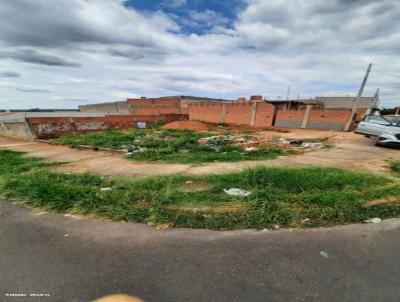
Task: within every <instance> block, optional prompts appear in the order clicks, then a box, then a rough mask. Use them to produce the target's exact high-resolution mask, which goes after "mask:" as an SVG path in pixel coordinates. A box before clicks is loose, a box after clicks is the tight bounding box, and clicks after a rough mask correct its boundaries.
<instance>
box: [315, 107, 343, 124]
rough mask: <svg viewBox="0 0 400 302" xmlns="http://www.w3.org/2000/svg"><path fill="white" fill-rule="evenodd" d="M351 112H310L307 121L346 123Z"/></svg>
mask: <svg viewBox="0 0 400 302" xmlns="http://www.w3.org/2000/svg"><path fill="white" fill-rule="evenodd" d="M350 115H351V110H312V111H311V112H310V117H309V121H318V122H334V123H346V122H347V121H348V120H349V118H350Z"/></svg>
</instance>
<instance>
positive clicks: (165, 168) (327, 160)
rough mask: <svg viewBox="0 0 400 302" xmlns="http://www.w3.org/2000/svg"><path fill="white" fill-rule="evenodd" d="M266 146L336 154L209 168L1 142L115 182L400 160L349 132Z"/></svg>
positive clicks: (378, 168) (294, 134)
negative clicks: (297, 145) (319, 143)
mask: <svg viewBox="0 0 400 302" xmlns="http://www.w3.org/2000/svg"><path fill="white" fill-rule="evenodd" d="M256 135H257V136H258V139H259V140H261V141H267V140H271V138H277V137H278V138H279V137H283V138H285V139H312V138H316V139H317V138H323V137H328V139H329V141H332V143H333V144H335V148H332V149H323V150H318V151H313V152H306V153H304V154H299V155H291V156H284V157H279V158H277V159H275V160H253V161H241V162H233V163H231V162H220V163H209V164H205V165H195V166H192V165H187V164H161V163H145V162H133V161H127V160H125V159H123V158H122V156H121V155H117V154H115V155H111V154H109V153H106V152H102V151H97V152H96V151H92V150H76V149H71V148H69V147H66V146H55V145H49V144H46V143H40V142H33V141H24V140H19V139H11V138H6V137H1V136H0V149H10V150H14V151H21V152H26V153H27V155H29V156H36V157H40V158H45V159H47V160H50V161H53V162H54V161H58V162H69V163H68V164H66V165H63V166H57V170H58V171H62V172H80V173H83V172H92V173H98V174H102V175H111V176H145V175H156V174H173V173H188V174H204V173H206V174H207V173H229V172H237V171H240V170H243V169H245V168H249V167H255V166H280V167H282V166H283V167H288V166H292V167H293V166H294V167H299V166H322V167H336V168H347V169H352V170H361V171H369V172H379V173H389V169H388V168H387V162H386V160H390V159H391V160H400V152H399V150H396V149H389V148H384V147H376V146H374V140H372V139H369V138H365V137H364V136H362V135H357V134H354V133H349V132H334V131H320V130H300V129H291V132H290V133H279V132H274V131H261V132H258V133H256Z"/></svg>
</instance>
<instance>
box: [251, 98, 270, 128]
mask: <svg viewBox="0 0 400 302" xmlns="http://www.w3.org/2000/svg"><path fill="white" fill-rule="evenodd" d="M274 110H275V108H274V106H272V105H271V104H267V103H264V102H262V103H261V102H260V103H257V111H256V120H255V123H254V126H255V127H271V126H272V121H273V118H274Z"/></svg>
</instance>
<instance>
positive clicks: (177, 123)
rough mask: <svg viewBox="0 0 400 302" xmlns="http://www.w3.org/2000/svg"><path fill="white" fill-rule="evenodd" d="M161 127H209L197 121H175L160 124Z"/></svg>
mask: <svg viewBox="0 0 400 302" xmlns="http://www.w3.org/2000/svg"><path fill="white" fill-rule="evenodd" d="M162 129H175V130H194V131H208V130H210V129H211V127H210V126H208V125H207V124H205V123H203V122H198V121H175V122H172V123H168V124H166V125H164V126H162Z"/></svg>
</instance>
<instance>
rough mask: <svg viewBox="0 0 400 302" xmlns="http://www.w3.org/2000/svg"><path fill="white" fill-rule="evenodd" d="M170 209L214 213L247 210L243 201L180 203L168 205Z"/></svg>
mask: <svg viewBox="0 0 400 302" xmlns="http://www.w3.org/2000/svg"><path fill="white" fill-rule="evenodd" d="M167 208H168V209H170V210H179V211H183V212H192V213H197V212H200V213H205V214H206V213H214V214H224V213H237V212H240V213H244V212H247V211H248V206H247V205H246V204H243V203H236V202H226V203H224V204H219V205H215V206H213V205H204V204H195V203H193V204H180V205H179V206H178V205H170V206H168V207H167Z"/></svg>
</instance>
